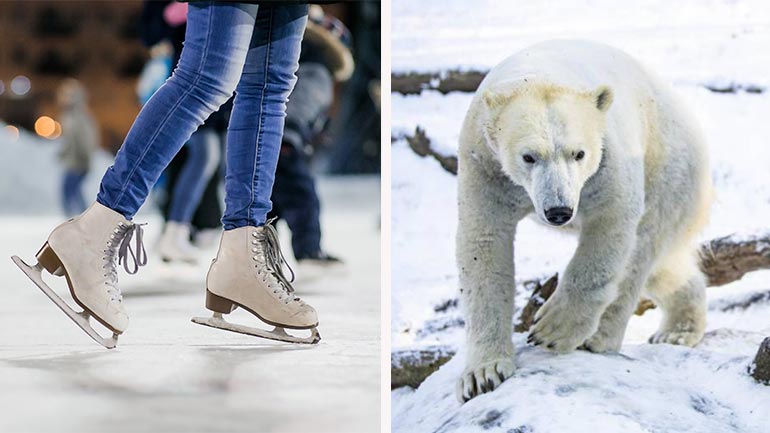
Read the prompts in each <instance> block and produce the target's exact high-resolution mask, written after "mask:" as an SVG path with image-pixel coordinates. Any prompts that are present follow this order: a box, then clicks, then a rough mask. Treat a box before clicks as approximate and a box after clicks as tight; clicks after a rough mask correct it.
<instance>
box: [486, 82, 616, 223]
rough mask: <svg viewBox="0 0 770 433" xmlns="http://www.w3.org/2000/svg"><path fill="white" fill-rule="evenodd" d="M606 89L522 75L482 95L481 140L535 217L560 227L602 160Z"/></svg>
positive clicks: (608, 94) (608, 95)
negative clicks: (524, 194)
mask: <svg viewBox="0 0 770 433" xmlns="http://www.w3.org/2000/svg"><path fill="white" fill-rule="evenodd" d="M612 98H613V93H612V90H611V89H610V88H609V87H606V86H600V87H599V88H597V89H594V90H590V91H583V90H575V89H571V88H566V87H561V86H556V85H553V84H549V83H544V82H538V81H535V80H533V79H522V80H516V81H510V82H502V83H497V84H495V85H493V86H491V87H490V88H488V89H486V90H485V91H484V92H483V93H482V100H483V105H484V107H485V109H486V111H487V113H486V117H485V119H484V122H483V124H484V129H485V131H484V133H485V139H486V140H487V143H488V145H489V147H490V149H491V150H492V151H493V152H494V153H495V154H496V155H497V157H498V159H499V161H500V164H501V165H502V168H503V171H504V172H505V173H506V175H507V176H508V177H510V179H511V180H512V181H513V182H514V183H516V184H518V185H521V186H522V187H524V189H525V190H526V191H527V193H528V194H529V197H530V199H531V200H532V203H533V204H534V207H535V212H536V213H537V216H538V218H540V219H541V220H542V221H543V222H545V223H546V224H550V225H556V226H560V225H564V224H567V223H569V222H570V221H572V219H573V217H574V215H576V214H577V208H578V204H579V201H580V192H581V190H582V188H583V185H584V184H585V182H586V180H588V178H590V177H591V176H592V175H593V174H594V173H596V171H597V170H598V169H599V164H600V163H601V160H602V151H603V137H604V134H605V128H606V127H605V117H606V116H605V113H606V112H607V110H608V109H609V107H610V105H611V104H612Z"/></svg>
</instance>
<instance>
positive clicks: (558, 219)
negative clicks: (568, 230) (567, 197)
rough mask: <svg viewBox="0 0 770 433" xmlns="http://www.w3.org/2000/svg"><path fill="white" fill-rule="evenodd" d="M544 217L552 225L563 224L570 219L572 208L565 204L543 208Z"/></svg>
mask: <svg viewBox="0 0 770 433" xmlns="http://www.w3.org/2000/svg"><path fill="white" fill-rule="evenodd" d="M545 219H547V220H548V222H549V223H551V224H553V225H557V226H560V225H564V224H566V223H567V222H569V220H571V219H572V208H571V207H567V206H560V207H552V208H550V209H546V210H545Z"/></svg>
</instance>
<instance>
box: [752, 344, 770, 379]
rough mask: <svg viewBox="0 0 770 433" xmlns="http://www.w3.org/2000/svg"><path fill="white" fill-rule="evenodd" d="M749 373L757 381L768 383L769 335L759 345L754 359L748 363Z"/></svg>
mask: <svg viewBox="0 0 770 433" xmlns="http://www.w3.org/2000/svg"><path fill="white" fill-rule="evenodd" d="M749 374H750V375H751V377H753V378H754V380H756V381H757V382H759V383H761V384H763V385H770V337H768V338H765V340H764V341H762V344H760V345H759V350H758V351H757V355H756V356H755V357H754V361H753V362H752V363H751V365H749Z"/></svg>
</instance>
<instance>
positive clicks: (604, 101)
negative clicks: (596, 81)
mask: <svg viewBox="0 0 770 433" xmlns="http://www.w3.org/2000/svg"><path fill="white" fill-rule="evenodd" d="M593 96H594V101H595V102H596V108H598V109H599V111H601V112H602V113H606V112H607V110H608V109H609V108H610V105H612V99H613V93H612V89H610V88H609V87H608V86H599V88H598V89H596V90H594V93H593Z"/></svg>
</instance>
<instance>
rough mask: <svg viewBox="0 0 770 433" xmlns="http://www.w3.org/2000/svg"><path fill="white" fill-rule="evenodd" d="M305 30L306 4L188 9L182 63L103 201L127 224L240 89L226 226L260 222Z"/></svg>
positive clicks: (125, 151) (135, 130)
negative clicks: (164, 173)
mask: <svg viewBox="0 0 770 433" xmlns="http://www.w3.org/2000/svg"><path fill="white" fill-rule="evenodd" d="M306 23H307V5H264V6H259V7H257V6H256V5H250V4H239V3H218V2H216V3H215V2H193V3H190V5H189V9H188V14H187V33H186V34H185V44H184V48H183V49H182V55H181V58H180V59H179V65H178V66H177V68H176V69H175V70H174V73H173V75H172V76H171V78H169V79H168V81H166V83H165V84H164V85H163V86H162V87H161V88H160V89H158V91H157V92H155V94H154V95H153V96H152V98H150V100H149V101H148V102H147V104H145V105H144V107H143V108H142V110H141V112H140V113H139V116H138V117H137V119H136V121H135V122H134V125H133V126H132V127H131V130H130V131H129V133H128V135H127V136H126V140H125V142H124V143H123V146H122V147H121V149H120V151H119V152H118V155H117V156H116V158H115V163H114V164H113V165H112V167H110V168H109V169H107V172H106V173H105V175H104V177H103V178H102V184H101V187H100V190H99V195H98V196H97V201H98V202H99V203H101V204H103V205H104V206H107V207H109V208H111V209H113V210H115V211H117V212H119V213H121V214H123V215H124V216H125V217H126V218H128V219H131V218H132V217H133V216H134V214H136V212H137V211H138V210H139V207H140V206H141V205H142V203H143V202H144V200H145V199H146V198H147V194H148V192H149V190H150V188H151V187H152V185H154V184H155V182H156V181H157V180H158V177H160V174H161V172H162V171H163V169H164V168H165V167H166V165H168V163H169V162H170V161H171V158H173V156H174V155H175V154H176V153H177V152H178V151H179V149H181V147H182V145H183V144H184V143H185V142H186V141H187V140H188V139H189V138H190V136H191V135H192V133H193V132H194V131H195V130H196V129H197V128H198V126H200V125H201V124H202V123H203V121H204V120H206V119H207V118H208V117H209V115H210V114H211V113H213V112H214V111H216V110H217V109H218V108H219V107H220V106H221V105H222V104H223V103H225V101H227V99H228V98H229V97H230V96H231V95H232V93H233V91H235V95H236V96H235V100H234V102H233V112H232V115H231V117H230V124H229V126H228V130H227V149H226V152H225V153H226V165H227V168H226V174H225V213H224V216H223V217H222V224H223V225H224V227H225V229H226V230H230V229H234V228H238V227H244V226H258V225H262V224H264V223H265V218H266V216H267V213H268V212H269V211H270V209H271V208H272V204H271V202H270V194H271V191H272V188H273V181H274V179H275V168H276V164H277V163H278V153H279V151H280V147H281V136H282V133H283V124H284V118H285V116H286V114H285V113H286V101H287V100H288V97H289V94H290V93H291V91H292V89H293V88H294V83H295V82H296V76H295V72H296V71H297V67H298V60H299V52H300V45H301V42H302V35H303V32H304V29H305V24H306Z"/></svg>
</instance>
